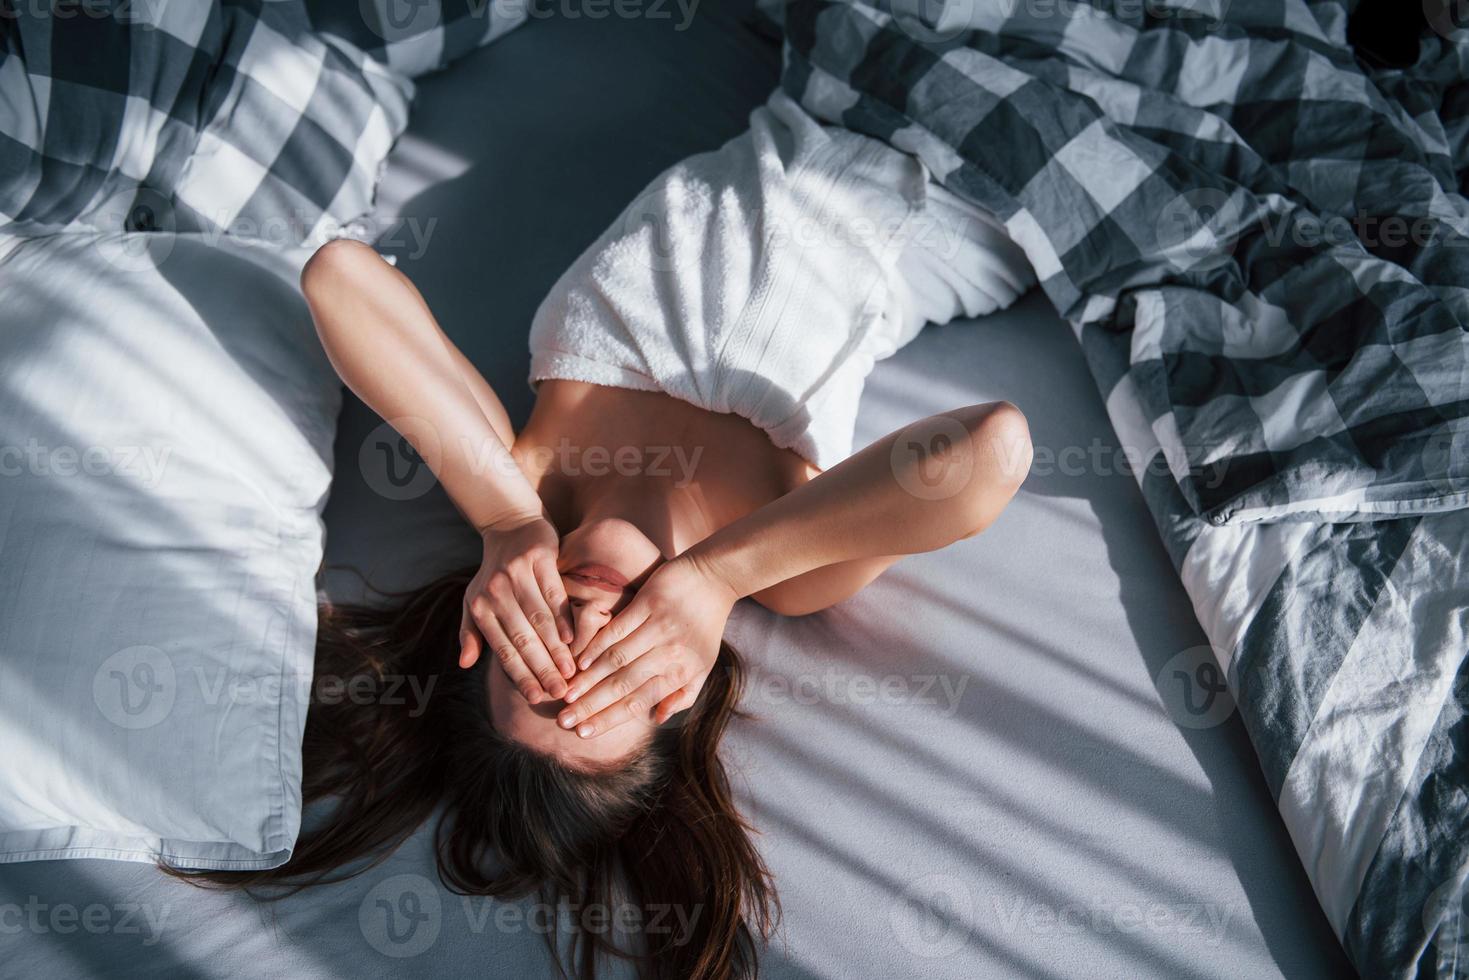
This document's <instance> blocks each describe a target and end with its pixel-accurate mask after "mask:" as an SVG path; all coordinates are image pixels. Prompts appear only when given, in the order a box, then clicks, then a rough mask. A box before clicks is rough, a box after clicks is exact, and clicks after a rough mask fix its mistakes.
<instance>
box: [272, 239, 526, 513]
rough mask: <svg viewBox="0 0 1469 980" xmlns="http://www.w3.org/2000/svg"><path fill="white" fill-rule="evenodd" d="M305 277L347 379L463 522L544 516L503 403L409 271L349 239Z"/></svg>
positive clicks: (321, 255) (331, 352) (318, 258)
mask: <svg viewBox="0 0 1469 980" xmlns="http://www.w3.org/2000/svg"><path fill="white" fill-rule="evenodd" d="M301 283H302V291H303V292H304V293H305V295H306V299H307V301H308V303H309V305H310V307H311V313H312V317H313V318H314V319H315V321H316V328H317V333H318V334H319V336H320V337H321V343H322V346H323V347H324V348H325V350H326V353H327V356H328V357H329V358H330V359H331V362H332V366H333V367H334V368H336V370H337V373H338V374H339V375H340V376H341V378H342V380H343V382H345V383H346V385H347V387H349V388H351V389H352V391H353V392H354V393H355V394H356V395H357V396H358V397H359V398H361V399H362V400H363V401H364V402H365V403H367V405H368V406H369V407H370V408H372V410H373V411H375V412H377V414H378V415H380V416H382V417H383V418H384V419H386V420H388V421H389V422H390V423H392V425H393V427H394V428H396V429H397V430H398V432H399V433H400V434H401V435H402V436H403V437H404V438H405V439H407V440H408V442H409V444H410V445H412V446H413V448H414V449H415V450H416V451H417V452H418V454H419V455H420V456H421V457H422V458H423V460H424V462H425V463H427V464H428V466H429V468H430V469H431V470H433V472H434V475H435V476H437V477H438V479H439V482H440V483H442V484H443V486H444V489H445V490H446V491H448V494H449V496H450V498H451V499H452V500H453V501H454V504H455V506H457V507H458V508H459V510H460V512H461V513H462V514H463V515H464V517H465V519H466V520H468V521H469V522H470V523H471V524H473V525H474V527H475V528H476V529H477V530H479V531H481V532H483V531H485V530H487V529H489V528H491V527H495V526H503V525H505V524H514V523H517V522H523V521H524V520H527V519H530V518H531V517H534V516H539V515H540V513H541V502H540V499H539V497H537V495H536V493H535V490H534V488H532V487H531V485H530V484H529V482H527V481H526V479H525V477H524V476H523V475H522V474H521V472H520V470H519V468H518V467H517V466H516V465H515V461H514V459H513V457H512V456H511V455H510V452H509V449H508V448H507V441H506V440H507V438H508V434H509V423H508V419H506V418H505V416H504V410H503V409H502V408H500V406H499V401H498V399H496V398H495V397H494V393H493V392H491V391H489V389H488V386H486V385H484V383H483V379H479V378H478V377H477V376H476V377H475V378H471V379H466V377H465V373H464V372H465V365H464V362H463V358H462V355H459V354H458V352H457V351H456V350H455V349H454V347H453V345H452V344H451V343H450V342H449V340H448V338H447V337H445V336H444V334H443V331H442V330H440V329H439V326H438V324H437V323H435V322H434V319H433V315H432V314H431V313H430V312H429V310H428V307H427V305H426V304H425V303H424V302H423V298H422V297H421V296H420V295H419V293H418V290H417V289H415V288H414V286H413V284H412V283H411V282H409V280H408V279H407V277H406V276H404V275H403V274H402V273H400V272H398V271H397V270H396V269H394V268H393V267H392V266H390V265H388V264H387V263H386V262H384V261H383V260H382V259H381V258H380V257H379V256H378V255H377V254H376V253H375V252H373V251H372V250H371V249H370V248H368V247H367V246H365V245H360V244H358V243H356V242H345V241H343V242H334V243H331V244H329V245H327V246H325V247H324V248H322V249H321V250H320V251H318V252H317V254H316V255H315V256H313V257H312V259H311V261H310V262H309V263H308V264H307V266H306V269H305V270H304V271H303V272H302V276H301ZM476 382H477V383H478V387H479V388H480V389H481V390H479V391H476V390H475V383H476ZM487 401H488V402H489V403H491V404H487Z"/></svg>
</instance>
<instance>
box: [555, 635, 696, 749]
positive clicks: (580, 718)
mask: <svg viewBox="0 0 1469 980" xmlns="http://www.w3.org/2000/svg"><path fill="white" fill-rule="evenodd" d="M691 672H692V671H691V666H690V663H689V658H688V657H687V656H685V655H684V653H683V651H681V650H679V649H678V648H675V647H663V648H660V649H656V650H653V651H651V652H649V653H647V654H646V655H644V656H641V657H638V658H637V659H636V660H633V661H632V662H631V663H629V664H628V665H627V666H625V667H623V668H622V669H620V670H617V671H614V672H612V673H611V674H609V675H607V676H606V677H604V678H602V680H601V681H599V682H598V683H597V684H596V685H595V686H594V687H592V688H591V689H590V690H587V691H585V692H584V693H583V694H582V695H581V696H580V697H579V698H578V699H577V701H576V703H575V704H572V705H568V706H567V707H566V708H565V709H563V710H562V712H561V714H560V715H558V716H557V721H558V722H559V723H560V725H561V727H563V728H568V729H575V730H576V733H577V734H578V735H581V736H582V737H583V738H589V737H591V736H593V735H599V734H601V733H602V732H604V731H606V730H607V729H608V728H615V727H616V726H617V725H621V724H623V723H624V722H626V721H629V720H631V719H633V718H644V719H650V718H651V717H652V712H653V709H654V708H656V707H657V706H658V703H659V702H660V701H662V700H663V699H664V698H665V697H667V696H668V695H670V694H672V693H673V692H674V691H677V690H678V689H679V688H681V687H683V686H684V685H685V684H686V683H687V682H688V681H689V679H690V674H691ZM578 680H580V678H578Z"/></svg>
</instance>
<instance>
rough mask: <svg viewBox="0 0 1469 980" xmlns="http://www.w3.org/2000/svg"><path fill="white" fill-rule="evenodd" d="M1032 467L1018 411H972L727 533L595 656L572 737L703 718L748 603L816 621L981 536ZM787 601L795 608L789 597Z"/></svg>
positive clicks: (683, 563) (656, 580)
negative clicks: (880, 582)
mask: <svg viewBox="0 0 1469 980" xmlns="http://www.w3.org/2000/svg"><path fill="white" fill-rule="evenodd" d="M1030 461H1031V446H1030V434H1029V430H1028V428H1027V426H1026V423H1025V417H1024V416H1023V415H1021V413H1020V410H1019V409H1017V408H1015V406H1013V405H1010V404H1009V403H1006V402H998V403H994V404H988V405H974V406H970V407H968V408H962V409H958V410H956V411H953V412H948V413H945V414H943V415H935V416H931V417H930V418H927V419H924V420H922V421H920V422H916V423H914V424H913V425H910V426H908V427H907V428H904V429H902V430H900V431H898V432H895V433H893V434H892V435H890V436H888V437H887V438H885V439H882V440H879V441H878V442H876V443H873V444H872V445H871V446H868V447H867V448H866V449H864V450H862V452H860V453H858V454H857V455H855V456H853V457H851V458H850V459H847V460H844V461H843V462H842V463H841V464H839V465H838V466H835V467H833V468H832V469H831V470H829V471H827V472H826V473H823V474H821V475H820V476H818V477H817V478H816V479H814V480H812V481H811V482H809V483H807V484H804V485H803V486H801V487H799V488H797V489H796V490H793V491H792V492H791V493H788V494H786V495H785V496H783V497H781V498H779V499H777V500H774V501H772V502H770V503H769V504H766V505H765V506H764V507H761V508H760V509H758V510H756V511H754V512H753V513H750V514H748V515H746V516H745V517H743V518H741V519H740V520H738V521H735V522H734V523H732V524H730V525H728V526H727V527H725V528H723V529H721V530H719V531H716V532H715V533H714V534H712V535H710V536H709V537H708V538H705V539H704V540H703V541H701V542H699V543H698V544H696V545H694V546H693V547H692V548H690V549H689V550H687V551H685V552H684V553H683V554H681V555H679V556H678V557H676V558H674V559H673V560H672V561H669V562H668V563H666V564H665V565H663V566H661V567H660V568H658V569H657V570H656V571H655V572H654V573H653V575H652V576H650V577H649V579H648V581H647V583H645V584H644V585H643V587H642V588H640V589H639V590H638V593H637V595H636V596H634V597H633V600H632V601H631V602H630V603H629V604H628V606H627V608H625V609H624V610H623V611H622V612H621V613H619V614H618V615H617V616H616V617H615V618H614V619H613V620H612V621H611V622H609V623H608V624H607V625H606V626H605V627H603V628H602V630H601V632H599V633H598V634H597V636H596V638H595V639H593V640H592V642H591V643H590V644H589V645H588V646H587V648H586V650H585V651H583V653H582V657H581V667H582V672H581V673H580V674H578V675H577V676H576V677H575V678H574V679H573V681H572V683H571V686H570V688H569V690H568V691H567V695H566V700H567V703H568V705H569V707H567V708H566V709H564V710H563V711H562V712H561V714H560V715H559V716H558V718H559V720H560V722H561V724H562V725H564V726H565V727H567V728H576V729H577V731H578V733H579V734H581V735H583V736H584V737H590V736H593V735H597V734H601V733H602V732H605V731H607V730H608V729H609V728H612V727H615V726H616V725H619V724H622V723H623V722H625V721H627V720H629V719H631V718H634V717H638V716H640V715H646V714H647V713H648V712H652V713H653V718H654V720H655V721H657V722H659V723H661V722H663V721H665V720H666V719H667V718H668V717H669V716H670V715H672V714H674V713H676V712H678V711H681V710H683V709H684V708H688V707H690V706H692V705H693V703H694V700H695V699H696V698H697V696H698V693H699V690H700V688H701V687H702V685H703V680H704V678H705V677H706V676H707V675H708V672H709V670H710V669H711V668H712V667H713V665H714V660H715V657H716V656H717V655H718V650H719V640H720V638H721V636H722V635H723V632H724V624H725V621H726V619H727V618H728V616H729V611H730V609H731V608H732V607H733V605H734V603H735V602H736V601H737V600H738V599H740V598H742V597H744V596H750V595H755V596H764V597H767V598H770V597H774V598H775V599H776V601H775V602H772V603H771V604H772V605H773V606H776V607H777V608H778V607H779V606H780V605H789V606H794V607H802V608H805V607H806V606H809V605H810V604H811V600H812V599H813V598H814V597H815V596H816V595H820V596H821V597H823V598H830V599H831V601H836V599H838V598H842V597H844V596H843V595H838V594H837V593H840V592H842V590H843V589H846V588H849V589H850V590H851V591H855V589H856V588H858V587H860V586H861V585H862V584H865V583H866V582H867V581H870V580H871V578H872V577H874V576H875V575H876V574H877V572H878V571H880V570H881V568H882V567H885V565H886V564H887V563H889V562H891V561H892V560H893V557H894V556H898V555H905V554H915V553H918V552H923V551H934V550H937V549H939V548H942V547H944V546H945V545H948V544H952V543H953V542H955V541H958V540H961V539H963V538H967V537H970V536H972V535H975V534H978V533H979V532H980V531H982V530H984V529H985V528H986V527H988V526H989V525H990V524H991V523H992V522H993V521H994V520H995V518H996V517H997V516H999V513H1000V511H1001V510H1003V509H1004V507H1005V505H1006V504H1007V503H1008V502H1009V501H1010V498H1011V497H1012V496H1014V494H1015V491H1016V490H1017V489H1018V488H1019V487H1020V484H1021V483H1022V482H1023V481H1024V479H1025V475H1026V473H1027V472H1028V471H1029V469H1030ZM823 574H825V575H826V576H827V578H823V577H822V576H823ZM781 588H787V589H792V588H794V589H795V590H796V594H794V595H789V596H784V597H780V596H778V595H777V590H779V589H781ZM845 594H850V591H847V592H846V593H845Z"/></svg>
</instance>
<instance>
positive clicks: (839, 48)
mask: <svg viewBox="0 0 1469 980" xmlns="http://www.w3.org/2000/svg"><path fill="white" fill-rule="evenodd" d="M919 6H922V8H923V9H922V11H921V13H923V16H921V17H920V16H918V15H917V14H916V13H910V12H906V11H912V10H913V9H914V8H916V7H919ZM1355 6H1356V4H1355V2H1354V0H1314V2H1307V0H1232V2H1230V0H1217V2H1208V0H1147V2H1142V0H1138V2H1131V0H1093V2H1090V3H1087V2H1082V3H1077V2H1071V0H937V2H933V3H927V4H921V3H919V2H914V3H907V2H905V0H897V2H896V3H888V2H883V0H873V2H868V0H852V2H829V0H791V2H790V3H788V4H787V5H786V6H785V8H784V11H783V14H782V16H783V20H784V25H783V26H784V32H785V70H784V76H783V85H784V87H785V88H786V90H787V91H788V92H789V93H790V94H791V95H792V96H793V97H794V98H796V99H798V100H799V101H801V103H802V104H803V105H804V106H805V107H806V108H807V109H808V110H809V111H810V112H812V113H813V114H814V115H816V116H818V117H820V118H823V119H825V120H827V121H830V122H834V123H839V124H841V125H844V126H846V127H848V128H850V129H853V130H856V131H859V132H862V133H866V134H868V135H870V136H874V137H877V138H880V139H883V140H886V141H888V142H889V143H891V144H892V145H893V146H895V147H898V148H899V149H902V150H904V151H906V152H909V153H912V154H913V155H915V156H916V157H918V158H919V159H920V160H922V161H923V162H924V163H925V164H926V165H927V166H928V168H929V169H930V170H931V171H932V173H933V174H934V175H935V177H936V178H937V179H939V180H940V181H942V182H943V183H944V184H945V186H947V187H948V188H950V189H951V190H953V191H956V192H957V193H959V194H961V195H962V196H964V197H967V198H968V199H970V200H972V201H974V202H975V203H977V204H979V205H982V206H984V207H986V208H988V209H989V210H991V211H993V212H994V213H995V214H996V215H998V216H999V217H1000V218H1001V220H1003V221H1004V222H1005V224H1006V226H1007V227H1008V228H1009V230H1010V232H1011V234H1012V236H1013V237H1014V238H1015V240H1016V241H1017V242H1018V243H1019V244H1020V245H1021V246H1022V247H1023V248H1024V249H1025V251H1026V254H1027V255H1028V256H1029V257H1030V260H1031V262H1032V264H1033V265H1034V266H1035V268H1036V271H1037V273H1038V274H1039V277H1040V279H1041V283H1042V286H1043V288H1044V289H1045V291H1046V293H1047V294H1048V296H1049V297H1050V299H1051V301H1052V302H1053V303H1054V305H1055V306H1056V307H1057V309H1058V310H1060V311H1061V313H1062V314H1063V315H1064V316H1066V317H1067V318H1068V320H1069V321H1070V322H1071V323H1072V325H1073V327H1074V329H1075V330H1076V333H1077V335H1078V337H1079V339H1080V341H1081V344H1082V346H1083V349H1084V350H1085V353H1086V356H1087V360H1088V363H1089V365H1090V367H1091V369H1092V372H1093V375H1094V376H1095V378H1096V380H1097V383H1098V385H1099V387H1100V389H1101V391H1102V395H1103V397H1104V399H1105V400H1106V403H1107V408H1108V412H1109V415H1110V416H1111V419H1112V422H1113V425H1114V427H1115V428H1116V429H1117V432H1118V435H1119V437H1120V439H1121V440H1122V443H1123V446H1124V449H1125V450H1127V452H1128V458H1129V461H1131V462H1132V466H1133V469H1134V472H1135V473H1136V475H1137V477H1138V480H1139V482H1140V484H1141V485H1142V488H1143V491H1144V495H1145V496H1146V497H1147V500H1148V503H1149V506H1150V508H1151V509H1152V511H1153V513H1154V516H1155V517H1156V519H1157V521H1158V524H1159V527H1160V529H1161V530H1162V533H1163V537H1164V539H1165V541H1166V543H1167V545H1168V547H1169V549H1170V551H1171V553H1172V555H1173V558H1174V561H1175V563H1176V564H1177V565H1178V568H1179V571H1180V574H1181V576H1182V578H1183V581H1184V585H1185V587H1186V588H1187V590H1188V592H1189V595H1190V597H1191V598H1192V600H1193V603H1194V607H1195V610H1196V611H1197V613H1198V615H1199V619H1200V622H1201V623H1202V625H1203V626H1204V629H1205V632H1206V633H1207V635H1208V636H1209V638H1210V641H1211V644H1212V646H1213V652H1212V656H1209V655H1208V653H1207V651H1206V652H1205V656H1204V657H1203V658H1202V659H1201V658H1199V657H1197V656H1194V655H1193V654H1191V653H1189V652H1187V651H1186V652H1184V653H1182V654H1180V658H1181V659H1180V660H1179V662H1178V663H1177V664H1173V665H1171V666H1170V668H1168V669H1165V671H1163V673H1162V674H1161V675H1160V677H1159V685H1160V691H1161V690H1164V689H1165V687H1166V686H1167V685H1169V684H1174V683H1182V684H1186V685H1189V688H1190V690H1189V691H1185V692H1183V693H1184V694H1190V695H1191V697H1189V698H1181V701H1183V702H1185V703H1189V704H1196V705H1197V706H1198V710H1199V711H1200V712H1202V713H1203V714H1204V715H1208V714H1209V713H1210V712H1212V713H1213V715H1214V716H1218V715H1220V712H1219V710H1218V704H1217V703H1213V704H1211V701H1212V699H1213V698H1214V697H1215V696H1216V694H1217V696H1218V697H1222V698H1229V697H1231V695H1232V698H1233V701H1234V702H1235V703H1237V706H1238V710H1239V711H1240V713H1241V716H1242V718H1243V720H1244V722H1245V725H1246V728H1247V729H1248V731H1249V732H1250V735H1251V738H1252V739H1253V741H1254V743H1255V746H1256V749H1257V751H1258V754H1259V756H1260V760H1261V764H1262V767H1263V769H1264V771H1265V774H1266V777H1267V780H1268V781H1269V783H1270V785H1271V787H1272V789H1273V790H1274V792H1275V793H1276V796H1277V800H1278V802H1279V806H1280V810H1281V813H1282V816H1283V818H1284V821H1285V823H1286V825H1287V827H1288V829H1289V831H1290V833H1291V835H1292V837H1293V839H1294V841H1295V844H1296V846H1297V849H1298V851H1299V853H1300V855H1301V857H1302V860H1303V862H1304V863H1305V866H1306V869H1307V871H1308V873H1309V874H1310V877H1311V880H1312V882H1313V884H1314V886H1315V888H1316V892H1317V895H1318V897H1319V898H1320V899H1321V902H1322V906H1323V908H1324V909H1325V911H1326V913H1327V917H1328V919H1329V920H1330V921H1331V923H1332V925H1333V927H1334V928H1335V929H1336V931H1337V934H1338V935H1339V936H1340V937H1341V939H1342V942H1343V944H1344V946H1345V948H1346V950H1347V952H1348V954H1349V955H1350V956H1351V957H1352V959H1353V961H1354V962H1355V963H1356V964H1357V966H1358V968H1359V970H1360V971H1361V972H1362V974H1363V975H1364V976H1368V977H1374V978H1375V977H1409V976H1419V975H1421V976H1462V975H1464V974H1463V973H1462V972H1458V971H1463V970H1465V969H1466V968H1465V967H1464V965H1463V964H1464V963H1465V962H1469V907H1466V893H1465V879H1466V875H1469V657H1466V652H1469V512H1466V511H1465V510H1463V509H1462V508H1464V507H1465V506H1466V504H1469V419H1466V415H1469V333H1466V329H1469V202H1466V200H1465V197H1464V188H1465V186H1466V182H1469V80H1466V76H1469V32H1460V31H1457V30H1455V29H1453V26H1452V25H1451V24H1447V23H1444V22H1438V23H1437V25H1436V26H1437V28H1438V31H1437V32H1436V33H1426V34H1425V36H1424V37H1423V38H1422V40H1421V44H1420V49H1419V57H1418V60H1417V62H1416V63H1415V64H1413V65H1412V66H1411V67H1408V68H1403V69H1386V68H1382V69H1373V68H1369V67H1366V66H1365V64H1364V63H1363V62H1362V61H1359V60H1358V58H1357V56H1356V53H1355V52H1354V51H1353V49H1352V48H1351V46H1350V45H1349V44H1348V41H1347V31H1348V19H1349V17H1350V15H1351V14H1352V12H1353V9H1354V7H1355ZM895 8H898V9H895ZM1415 11H1416V5H1415ZM1214 661H1217V662H1218V664H1219V665H1221V666H1222V667H1223V668H1224V676H1225V678H1226V679H1227V681H1228V692H1224V691H1222V690H1217V689H1218V688H1219V687H1220V685H1218V684H1217V682H1215V680H1214V678H1215V677H1216V676H1217V673H1216V674H1212V675H1211V674H1210V673H1209V672H1210V670H1213V671H1216V672H1217V670H1218V668H1217V667H1214V665H1213V662H1214ZM1203 695H1208V697H1203ZM1227 713H1228V711H1227V710H1226V711H1225V712H1223V714H1226V715H1227ZM1420 971H1421V972H1420Z"/></svg>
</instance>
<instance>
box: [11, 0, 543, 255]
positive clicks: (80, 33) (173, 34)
mask: <svg viewBox="0 0 1469 980" xmlns="http://www.w3.org/2000/svg"><path fill="white" fill-rule="evenodd" d="M318 6H322V5H321V4H315V3H313V4H311V5H308V4H307V3H305V2H304V0H218V2H209V0H46V2H43V3H40V4H37V3H26V2H24V0H0V232H3V233H8V234H35V233H47V232H52V231H58V230H99V231H123V230H126V231H164V232H167V231H179V232H208V233H230V234H235V235H240V236H243V237H249V238H259V239H264V240H267V241H271V242H275V243H278V244H300V243H304V242H311V241H321V240H324V239H326V238H328V237H332V236H333V235H335V234H337V233H339V232H340V231H341V230H342V229H343V228H344V227H345V226H346V225H348V223H349V222H351V221H352V220H353V219H356V218H358V217H360V216H362V215H364V214H366V213H367V212H368V211H370V210H371V207H372V198H373V193H374V190H375V188H376V184H377V178H378V174H379V170H380V168H381V165H382V162H383V160H384V158H385V157H386V156H387V153H388V150H389V149H390V148H391V146H392V144H393V141H394V140H395V139H397V137H398V135H399V134H400V133H401V132H402V130H403V127H404V125H405V124H406V121H407V112H408V104H409V101H410V100H411V98H412V96H413V84H412V82H411V81H410V80H409V76H411V75H417V74H421V73H422V72H424V71H428V70H431V69H433V68H437V67H441V66H442V65H444V64H445V63H447V61H448V60H449V59H450V58H452V57H454V56H457V55H459V54H462V53H464V52H466V51H467V50H469V49H471V48H473V47H474V46H476V45H478V44H483V43H487V42H489V41H491V40H493V39H494V38H496V37H498V36H499V35H500V34H502V33H504V32H505V31H506V30H508V29H509V28H511V27H513V26H515V25H516V24H517V23H519V22H520V20H522V19H524V16H525V14H524V9H523V8H504V7H502V6H500V5H496V4H490V3H489V2H488V0H486V2H484V3H478V4H473V5H469V6H466V5H463V4H449V3H448V0H445V3H443V4H441V3H440V2H439V0H413V2H407V0H402V2H400V0H382V2H381V3H378V4H376V6H374V4H373V2H372V0H363V2H362V3H361V4H358V3H349V4H346V5H336V8H337V9H346V10H349V11H350V12H351V16H350V17H334V18H325V17H323V15H321V14H320V13H319V12H318V11H316V10H315V9H314V8H316V7H318ZM317 20H330V24H329V25H327V26H328V28H329V29H330V30H332V31H335V33H328V32H327V29H323V30H320V31H318V30H316V29H315V28H316V26H317V24H316V22H317ZM354 39H355V40H354ZM359 41H360V42H362V45H366V46H365V47H364V46H362V45H359V44H358V43H356V42H359Z"/></svg>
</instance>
